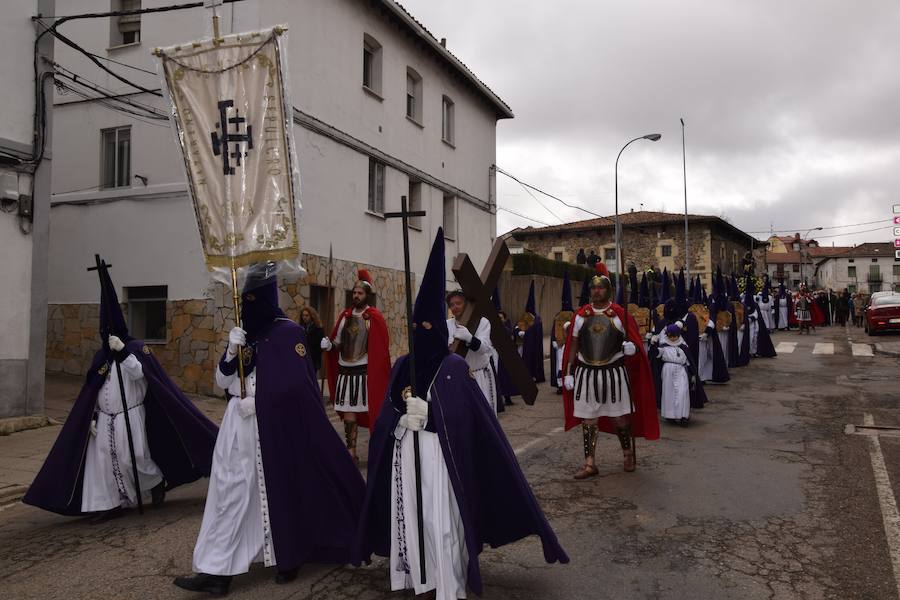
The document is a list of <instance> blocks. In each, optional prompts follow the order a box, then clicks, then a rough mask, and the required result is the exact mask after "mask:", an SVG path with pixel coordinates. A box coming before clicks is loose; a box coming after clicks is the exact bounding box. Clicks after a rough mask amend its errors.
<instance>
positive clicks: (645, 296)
mask: <svg viewBox="0 0 900 600" xmlns="http://www.w3.org/2000/svg"><path fill="white" fill-rule="evenodd" d="M638 306H640V307H641V308H650V290H649V289H648V288H647V274H646V273H644V274H643V275H641V285H640V289H639V290H638Z"/></svg>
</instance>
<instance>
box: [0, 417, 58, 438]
mask: <svg viewBox="0 0 900 600" xmlns="http://www.w3.org/2000/svg"><path fill="white" fill-rule="evenodd" d="M50 424H52V421H51V420H50V419H48V418H47V417H46V415H31V416H28V417H11V418H8V419H0V436H3V435H10V434H12V433H16V432H17V431H25V430H28V429H38V428H40V427H45V426H47V425H50Z"/></svg>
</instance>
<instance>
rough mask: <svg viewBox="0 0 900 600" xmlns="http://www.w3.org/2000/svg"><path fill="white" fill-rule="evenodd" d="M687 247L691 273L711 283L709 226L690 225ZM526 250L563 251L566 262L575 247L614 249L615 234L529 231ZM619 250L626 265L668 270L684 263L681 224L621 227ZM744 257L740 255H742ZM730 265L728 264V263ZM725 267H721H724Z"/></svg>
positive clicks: (712, 262) (601, 252)
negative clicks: (668, 251) (668, 250)
mask: <svg viewBox="0 0 900 600" xmlns="http://www.w3.org/2000/svg"><path fill="white" fill-rule="evenodd" d="M689 235H690V238H689V246H690V253H691V274H692V275H695V276H696V275H700V276H701V280H702V281H703V283H704V284H706V285H707V287H709V286H710V284H711V280H710V274H711V273H713V272H715V265H716V264H717V263H716V261H715V260H713V257H711V256H710V250H711V248H710V238H711V232H710V226H709V224H707V223H696V224H693V225H691V229H690V233H689ZM521 240H522V242H523V244H524V246H525V248H527V249H528V250H531V251H532V252H536V253H538V254H540V255H542V256H546V257H548V258H553V255H554V252H563V258H564V260H566V261H567V262H572V263H574V262H575V257H576V256H577V255H578V250H579V249H581V248H584V251H585V254H590V251H591V250H594V251H596V253H597V254H598V255H599V256H600V258H603V257H604V251H605V250H606V249H614V248H615V236H614V234H613V230H612V229H611V228H605V229H599V230H595V231H590V232H577V233H568V232H563V233H548V234H532V235H525V236H522V237H521ZM666 245H668V246H671V247H672V255H671V256H667V257H664V256H663V255H662V247H663V246H666ZM622 249H623V254H624V255H625V264H628V263H630V262H633V263H634V264H635V266H636V267H637V268H638V271H642V270H644V269H647V268H649V267H657V266H658V267H659V268H660V269H662V268H663V267H666V268H668V269H669V270H670V271H674V270H677V269H680V268H681V267H683V266H684V263H685V261H684V227H683V226H681V225H654V226H644V227H625V228H623V230H622ZM741 256H743V254H741ZM729 264H730V263H729ZM723 268H724V267H723Z"/></svg>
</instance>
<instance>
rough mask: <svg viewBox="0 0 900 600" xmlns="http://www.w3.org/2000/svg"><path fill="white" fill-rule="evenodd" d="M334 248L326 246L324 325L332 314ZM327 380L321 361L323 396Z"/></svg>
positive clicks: (321, 389) (326, 365)
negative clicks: (326, 271) (326, 286)
mask: <svg viewBox="0 0 900 600" xmlns="http://www.w3.org/2000/svg"><path fill="white" fill-rule="evenodd" d="M333 250H334V248H333V246H332V245H331V244H328V293H327V294H326V295H325V298H326V300H325V315H324V316H325V317H326V321H325V323H331V321H332V319H331V318H330V317H331V313H332V312H334V288H333V287H332V277H333V276H334V252H333ZM327 378H328V361H327V360H323V361H322V378H321V380H320V381H319V393H321V394H323V395H324V394H325V379H327Z"/></svg>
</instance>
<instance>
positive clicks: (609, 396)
mask: <svg viewBox="0 0 900 600" xmlns="http://www.w3.org/2000/svg"><path fill="white" fill-rule="evenodd" d="M628 388H629V384H628V371H626V370H625V363H624V362H623V361H622V360H618V361H616V362H614V363H611V364H609V365H603V366H599V367H595V366H592V365H585V364H583V363H580V362H579V363H578V364H577V365H576V366H575V412H574V414H575V416H576V417H578V418H579V419H596V418H598V417H621V416H622V415H627V414H630V413H631V410H632V408H631V395H630V393H629V391H628Z"/></svg>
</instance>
